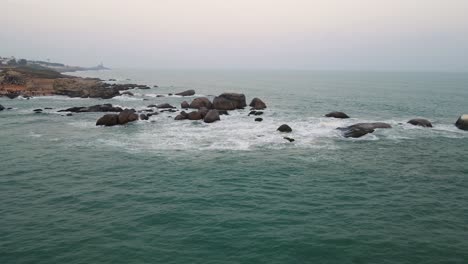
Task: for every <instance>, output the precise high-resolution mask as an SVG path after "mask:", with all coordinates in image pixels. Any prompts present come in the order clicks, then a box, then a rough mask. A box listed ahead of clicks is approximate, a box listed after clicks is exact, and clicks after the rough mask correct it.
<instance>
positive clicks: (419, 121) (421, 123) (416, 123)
mask: <svg viewBox="0 0 468 264" xmlns="http://www.w3.org/2000/svg"><path fill="white" fill-rule="evenodd" d="M408 124H411V125H413V126H421V127H432V123H431V122H430V121H429V120H427V119H422V118H415V119H411V120H410V121H408Z"/></svg>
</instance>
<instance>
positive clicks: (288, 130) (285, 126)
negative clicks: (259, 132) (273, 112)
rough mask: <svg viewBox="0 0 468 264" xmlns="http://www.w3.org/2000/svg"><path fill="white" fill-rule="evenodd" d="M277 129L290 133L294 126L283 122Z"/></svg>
mask: <svg viewBox="0 0 468 264" xmlns="http://www.w3.org/2000/svg"><path fill="white" fill-rule="evenodd" d="M277 131H279V132H285V133H290V132H292V128H291V127H290V126H288V125H286V124H283V125H281V126H280V127H278V129H277Z"/></svg>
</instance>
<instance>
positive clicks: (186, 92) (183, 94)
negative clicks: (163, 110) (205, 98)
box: [176, 90, 195, 96]
mask: <svg viewBox="0 0 468 264" xmlns="http://www.w3.org/2000/svg"><path fill="white" fill-rule="evenodd" d="M194 94H195V90H187V91H183V92H180V93H176V95H180V96H192V95H194Z"/></svg>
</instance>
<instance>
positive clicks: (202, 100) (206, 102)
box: [189, 97, 213, 109]
mask: <svg viewBox="0 0 468 264" xmlns="http://www.w3.org/2000/svg"><path fill="white" fill-rule="evenodd" d="M189 107H190V108H195V109H200V108H201V107H206V108H207V109H211V108H213V104H212V103H211V101H210V99H208V98H206V97H199V98H195V99H193V101H192V102H191V103H190V106H189Z"/></svg>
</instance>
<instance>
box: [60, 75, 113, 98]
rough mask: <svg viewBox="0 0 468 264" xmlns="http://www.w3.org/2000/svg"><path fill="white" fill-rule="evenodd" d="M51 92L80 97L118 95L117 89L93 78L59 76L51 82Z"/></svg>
mask: <svg viewBox="0 0 468 264" xmlns="http://www.w3.org/2000/svg"><path fill="white" fill-rule="evenodd" d="M53 94H56V95H65V96H69V97H81V98H87V97H90V98H102V99H110V98H112V97H114V96H118V95H120V92H119V89H116V88H115V87H113V86H107V85H105V84H104V83H102V82H100V81H97V80H95V79H83V78H61V79H56V80H55V81H54V83H53Z"/></svg>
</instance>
